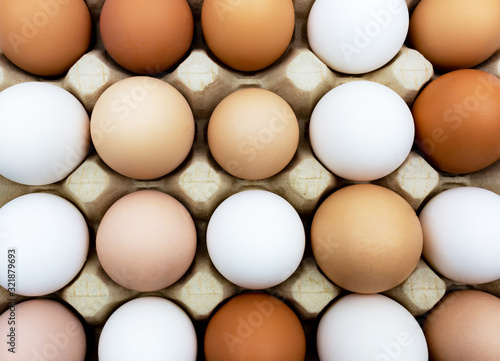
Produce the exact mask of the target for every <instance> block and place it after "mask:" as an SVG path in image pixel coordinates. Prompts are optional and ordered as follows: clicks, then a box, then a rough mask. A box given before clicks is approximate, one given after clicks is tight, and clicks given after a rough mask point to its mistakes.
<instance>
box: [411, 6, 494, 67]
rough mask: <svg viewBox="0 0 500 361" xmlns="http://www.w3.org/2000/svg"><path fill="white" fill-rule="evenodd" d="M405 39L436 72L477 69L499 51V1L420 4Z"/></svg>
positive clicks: (412, 16) (413, 14)
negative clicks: (477, 66) (437, 70)
mask: <svg viewBox="0 0 500 361" xmlns="http://www.w3.org/2000/svg"><path fill="white" fill-rule="evenodd" d="M408 39H409V42H410V46H412V47H414V48H415V49H416V50H418V51H419V52H420V53H421V54H422V55H423V56H424V57H426V58H427V59H428V60H429V61H430V62H431V63H432V64H433V65H434V66H435V67H436V68H437V69H439V70H445V71H449V70H455V69H460V68H470V67H473V66H475V65H478V64H479V63H481V62H483V61H485V60H486V59H488V58H489V57H490V56H492V55H493V53H495V51H497V50H498V48H499V47H500V1H498V0H422V1H420V2H419V3H418V5H417V7H416V8H415V10H414V11H413V13H412V15H411V18H410V28H409V33H408Z"/></svg>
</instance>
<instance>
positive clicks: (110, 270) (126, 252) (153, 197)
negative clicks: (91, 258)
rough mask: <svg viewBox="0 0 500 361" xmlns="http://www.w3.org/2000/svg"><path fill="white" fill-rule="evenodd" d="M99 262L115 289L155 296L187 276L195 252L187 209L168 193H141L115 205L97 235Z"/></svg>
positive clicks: (134, 193)
mask: <svg viewBox="0 0 500 361" xmlns="http://www.w3.org/2000/svg"><path fill="white" fill-rule="evenodd" d="M96 248H97V256H98V257H99V262H100V263H101V265H102V267H103V268H104V271H105V272H106V273H107V274H108V275H109V276H110V277H111V278H112V279H113V280H114V281H115V282H116V283H118V284H119V285H121V286H123V287H126V288H129V289H132V290H136V291H143V292H145V291H157V290H159V289H162V288H165V287H168V286H170V285H171V284H173V283H174V282H176V281H177V280H178V279H179V278H181V277H182V275H184V273H186V271H187V270H188V269H189V267H190V265H191V263H192V262H193V259H194V255H195V252H196V228H195V225H194V222H193V219H192V218H191V216H190V214H189V212H188V210H187V209H186V208H185V207H184V206H183V205H182V204H181V203H180V202H179V201H177V200H176V199H175V198H173V197H172V196H169V195H168V194H165V193H162V192H159V191H153V190H143V191H137V192H133V193H130V194H128V195H126V196H124V197H122V198H120V199H119V200H118V201H116V202H115V203H114V204H113V205H112V206H111V207H110V208H109V209H108V210H107V212H106V214H105V215H104V217H103V219H102V221H101V223H100V225H99V228H98V230H97V236H96Z"/></svg>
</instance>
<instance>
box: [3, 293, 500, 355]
mask: <svg viewBox="0 0 500 361" xmlns="http://www.w3.org/2000/svg"><path fill="white" fill-rule="evenodd" d="M443 305H445V306H446V307H445V306H443ZM478 306H479V307H480V312H472V311H473V310H475V308H477V307H478ZM499 309H500V301H499V300H498V299H497V298H496V297H494V296H492V295H490V294H487V293H484V292H480V291H470V290H469V291H457V292H455V293H454V294H452V295H449V296H447V297H446V298H445V300H444V301H443V303H442V304H441V306H439V307H438V308H436V309H435V310H433V311H432V312H431V313H430V314H429V316H428V318H427V321H426V326H425V333H424V332H423V331H422V328H421V327H420V325H419V324H418V322H417V321H416V319H415V318H414V317H413V316H412V315H411V314H410V313H409V312H408V311H407V310H406V309H405V308H404V307H402V306H401V305H400V304H398V303H397V302H396V301H393V300H391V299H390V298H388V297H386V296H382V295H379V294H375V295H360V294H349V295H346V296H343V297H342V298H341V299H340V300H337V301H336V302H335V303H334V304H332V305H331V306H330V307H328V308H327V309H326V312H325V313H324V314H323V315H322V316H321V319H320V320H319V324H318V326H317V332H316V337H317V342H316V343H317V353H318V356H319V358H320V360H338V359H341V360H345V361H357V360H363V361H364V360H367V361H372V360H374V361H385V360H407V361H426V360H428V359H429V354H430V355H431V357H433V358H432V359H433V360H437V361H442V360H459V359H463V360H476V359H478V357H480V356H482V357H484V359H486V360H495V359H496V358H495V357H497V356H498V347H497V346H495V345H496V342H495V337H498V335H499V329H498V323H497V324H496V325H495V324H494V322H498V311H499ZM457 319H458V320H459V321H457ZM461 323H467V326H468V327H469V328H476V327H480V326H483V325H484V324H485V323H486V324H488V325H491V326H493V327H490V328H489V330H488V331H489V332H488V333H487V332H482V333H481V332H480V333H479V335H474V336H473V337H472V338H469V339H468V340H467V341H472V342H474V346H475V347H474V348H473V349H475V350H473V351H471V349H470V348H468V347H467V346H468V345H466V346H465V347H464V346H463V344H462V346H461V347H450V344H452V343H453V342H450V339H451V338H455V340H454V341H457V340H456V338H458V339H459V340H458V341H464V340H466V339H467V338H464V337H463V335H459V336H457V335H455V334H454V332H456V331H457V330H461V329H462V327H463V325H461ZM20 324H22V326H23V327H22V332H23V333H22V337H21V334H18V333H17V332H18V331H19V325H20ZM7 325H10V327H9V326H7ZM0 330H1V331H2V334H3V335H7V340H8V341H7V343H6V344H7V347H2V348H1V349H0V356H2V360H5V361H9V360H14V359H19V358H20V359H23V360H28V359H29V360H36V361H43V360H51V359H58V360H66V361H83V360H84V359H85V357H86V345H87V339H86V335H85V328H84V326H83V325H82V323H81V322H80V320H79V319H78V317H77V316H76V315H75V314H74V313H73V312H72V310H70V309H69V308H67V307H65V305H64V304H62V303H59V302H57V301H54V300H50V299H35V300H29V301H25V302H22V303H20V304H17V305H11V306H10V308H9V309H8V310H7V311H6V312H4V313H3V314H2V315H0ZM462 331H465V330H462ZM198 338H203V342H202V343H201V346H202V348H203V356H204V358H203V359H204V360H207V361H220V360H236V361H245V360H255V359H258V360H262V361H276V360H286V361H303V360H304V357H305V354H306V347H307V344H306V342H307V340H306V337H305V334H304V329H303V326H302V324H301V322H300V320H299V319H298V318H297V316H296V314H295V313H294V311H293V310H292V309H291V308H290V307H289V306H288V305H287V304H286V303H285V302H283V301H281V300H280V299H279V298H276V297H274V296H272V295H270V294H267V293H262V292H245V293H242V294H239V295H236V296H234V297H232V298H230V299H229V300H227V301H226V302H224V303H223V304H222V305H220V307H219V308H218V309H217V310H216V312H214V313H213V315H212V316H211V318H210V320H209V323H208V325H207V327H206V330H205V331H204V334H198V333H197V332H196V330H195V327H194V325H193V323H192V321H191V319H190V317H189V315H188V314H187V313H186V312H185V311H184V310H183V309H182V308H181V307H179V306H178V305H177V304H175V303H174V302H172V301H169V300H167V299H164V298H160V297H154V296H145V297H140V298H136V299H134V300H131V301H128V302H126V303H124V304H122V305H121V306H120V307H119V308H118V309H117V310H115V312H114V313H113V314H112V315H111V316H110V317H109V318H108V319H107V320H106V323H105V324H104V327H103V330H102V332H101V334H100V338H99V341H98V357H99V360H100V361H114V360H120V361H135V360H137V359H147V360H178V361H194V360H197V357H198V352H199V351H198V348H199V343H198ZM492 341H493V342H492ZM18 342H22V347H19V346H18V345H17V343H18ZM360 345H362V347H360ZM478 350H479V351H478ZM13 355H16V356H13ZM17 357H19V358H17ZM460 357H461V358H460Z"/></svg>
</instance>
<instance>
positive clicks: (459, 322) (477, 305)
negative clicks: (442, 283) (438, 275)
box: [424, 290, 500, 361]
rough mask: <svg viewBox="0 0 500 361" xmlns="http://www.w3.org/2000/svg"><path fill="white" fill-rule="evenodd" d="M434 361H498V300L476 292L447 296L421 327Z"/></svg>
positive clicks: (499, 301)
mask: <svg viewBox="0 0 500 361" xmlns="http://www.w3.org/2000/svg"><path fill="white" fill-rule="evenodd" d="M424 334H425V337H426V339H427V345H428V348H429V356H430V359H431V360H433V361H472V360H481V361H498V360H500V343H499V342H498V340H500V299H499V298H498V297H495V296H493V295H491V294H489V293H486V292H482V291H475V290H463V291H456V292H451V293H449V294H447V295H446V296H445V297H444V298H443V299H442V300H441V302H440V303H439V304H438V305H437V306H436V307H435V308H434V309H433V310H432V311H431V312H430V313H429V314H428V315H427V317H426V320H425V323H424Z"/></svg>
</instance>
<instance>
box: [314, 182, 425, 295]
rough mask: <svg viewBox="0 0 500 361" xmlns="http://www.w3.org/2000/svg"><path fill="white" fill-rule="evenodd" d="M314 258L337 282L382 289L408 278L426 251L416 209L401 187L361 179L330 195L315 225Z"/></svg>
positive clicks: (367, 290)
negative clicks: (403, 194)
mask: <svg viewBox="0 0 500 361" xmlns="http://www.w3.org/2000/svg"><path fill="white" fill-rule="evenodd" d="M311 245H312V250H313V254H314V258H315V259H316V262H317V263H318V266H319V267H320V268H321V270H322V271H323V272H324V273H325V275H326V276H327V277H328V278H329V279H330V280H332V281H333V282H334V283H335V284H337V285H338V286H340V287H342V288H344V289H346V290H349V291H352V292H358V293H377V292H383V291H386V290H388V289H391V288H393V287H395V286H397V285H398V284H400V283H401V282H403V281H404V280H405V279H406V278H407V277H408V276H409V275H410V274H411V273H412V272H413V270H414V269H415V267H416V265H417V263H418V260H419V259H420V256H421V254H422V246H423V235H422V228H421V226H420V222H419V220H418V217H417V215H416V213H415V211H414V210H413V209H412V208H411V206H410V205H409V204H408V203H407V202H406V201H405V200H404V199H403V198H402V197H401V196H400V195H398V194H397V193H395V192H393V191H391V190H389V189H387V188H384V187H381V186H377V185H373V184H356V185H351V186H347V187H344V188H341V189H340V190H338V191H336V192H334V193H333V194H332V195H330V196H329V197H328V198H327V199H326V200H325V201H324V202H323V203H322V204H321V205H320V207H319V208H318V210H317V211H316V213H315V215H314V217H313V221H312V225H311Z"/></svg>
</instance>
